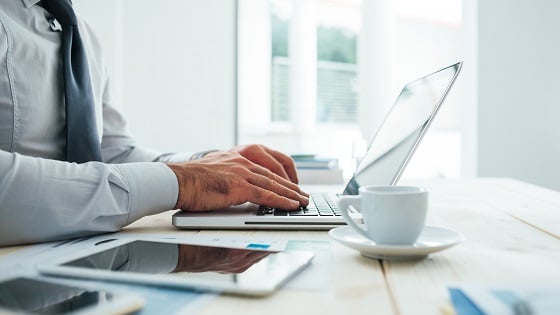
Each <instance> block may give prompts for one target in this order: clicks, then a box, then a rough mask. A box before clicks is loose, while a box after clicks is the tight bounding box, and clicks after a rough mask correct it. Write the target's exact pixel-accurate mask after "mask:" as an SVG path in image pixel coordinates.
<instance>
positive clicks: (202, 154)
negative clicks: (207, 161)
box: [189, 150, 219, 161]
mask: <svg viewBox="0 0 560 315" xmlns="http://www.w3.org/2000/svg"><path fill="white" fill-rule="evenodd" d="M218 151H219V150H206V151H201V152H197V153H195V154H193V155H191V157H190V159H189V160H190V161H192V160H199V159H202V158H203V157H205V156H206V155H208V154H210V153H213V152H218Z"/></svg>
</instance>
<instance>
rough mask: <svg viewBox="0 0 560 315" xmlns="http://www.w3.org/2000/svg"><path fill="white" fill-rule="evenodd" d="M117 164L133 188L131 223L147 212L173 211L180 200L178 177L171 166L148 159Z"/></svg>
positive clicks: (131, 191) (128, 221)
mask: <svg viewBox="0 0 560 315" xmlns="http://www.w3.org/2000/svg"><path fill="white" fill-rule="evenodd" d="M115 167H117V168H118V169H119V171H120V172H121V174H122V175H123V177H124V178H126V180H127V182H128V184H129V187H130V190H129V215H128V220H127V224H130V223H132V222H134V221H136V220H138V219H140V218H142V217H144V216H147V215H152V214H157V213H160V212H163V211H166V210H171V209H173V207H174V206H175V204H176V203H177V198H178V196H179V184H178V182H177V176H175V173H173V171H172V170H171V169H170V168H169V167H168V166H167V165H165V164H163V163H157V162H156V163H154V162H144V163H127V164H118V165H115Z"/></svg>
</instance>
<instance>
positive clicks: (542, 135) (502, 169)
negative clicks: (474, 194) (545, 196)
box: [465, 0, 560, 189]
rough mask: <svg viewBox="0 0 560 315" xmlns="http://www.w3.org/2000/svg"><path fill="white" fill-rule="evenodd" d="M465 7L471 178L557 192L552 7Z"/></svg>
mask: <svg viewBox="0 0 560 315" xmlns="http://www.w3.org/2000/svg"><path fill="white" fill-rule="evenodd" d="M465 3H466V4H467V5H472V4H468V3H469V1H465ZM473 8H474V10H473V12H474V13H475V14H473V16H471V17H470V18H471V21H470V23H471V26H472V25H474V24H476V27H472V28H471V29H474V30H475V32H472V34H471V35H472V37H471V39H470V40H471V41H473V40H474V41H476V43H475V44H476V46H477V47H476V49H475V50H474V52H473V53H474V54H475V56H471V57H472V58H469V59H470V60H472V61H473V62H474V65H473V66H474V67H475V69H473V70H472V74H474V75H472V76H468V78H469V79H470V80H471V84H470V86H471V92H473V93H475V95H476V96H475V97H474V98H473V100H474V101H475V102H476V103H474V104H471V105H473V106H476V109H474V110H473V111H472V113H474V115H473V117H474V118H475V119H476V121H471V123H473V124H476V126H477V128H471V131H472V132H476V134H475V136H474V138H475V139H476V142H477V145H476V147H475V148H474V149H473V151H474V152H475V154H474V156H475V158H476V160H474V161H473V163H474V169H475V170H476V172H477V174H476V175H478V176H507V177H514V178H517V179H521V180H524V181H528V182H532V183H535V184H539V185H543V186H546V187H550V188H553V189H560V165H559V161H560V94H559V93H558V90H559V89H558V86H559V84H560V79H559V78H558V73H560V59H559V58H558V56H560V40H559V39H558V29H560V19H558V12H560V2H557V1H552V0H534V1H526V0H515V1H511V0H494V1H477V3H476V4H475V5H473ZM467 94H468V93H467ZM471 152H472V151H471Z"/></svg>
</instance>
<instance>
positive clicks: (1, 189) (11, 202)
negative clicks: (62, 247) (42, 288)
mask: <svg viewBox="0 0 560 315" xmlns="http://www.w3.org/2000/svg"><path fill="white" fill-rule="evenodd" d="M177 191H178V188H177V181H176V177H175V175H174V174H173V173H172V172H171V171H170V170H169V168H168V167H167V166H165V165H164V164H162V163H131V164H122V165H107V164H103V163H96V162H93V163H86V164H72V163H66V162H60V161H54V160H46V159H39V158H32V157H27V156H22V155H18V154H12V153H8V152H5V151H0V205H1V207H0V246H2V245H15V244H23V243H34V242H45V241H52V240H58V239H65V238H71V237H78V236H84V235H91V234H95V233H101V232H111V231H117V230H119V229H120V228H121V227H123V226H125V225H127V224H129V223H131V222H133V221H135V220H137V219H139V218H141V217H143V216H145V215H150V214H155V213H158V212H161V211H164V210H168V209H171V208H173V205H174V204H175V202H176V200H177V194H178V192H177Z"/></svg>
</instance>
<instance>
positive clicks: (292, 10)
mask: <svg viewBox="0 0 560 315" xmlns="http://www.w3.org/2000/svg"><path fill="white" fill-rule="evenodd" d="M238 3H239V11H238V12H239V19H238V23H239V24H238V26H239V27H238V31H239V34H238V35H239V36H238V39H239V45H238V47H239V54H238V83H239V84H238V85H239V91H238V92H239V93H238V95H239V99H238V119H239V120H238V126H239V127H238V128H239V130H238V134H239V142H240V143H264V144H267V145H269V146H271V147H274V148H278V149H280V150H282V151H284V152H288V153H314V154H319V155H323V156H332V157H336V158H338V159H339V161H340V164H341V165H342V166H343V167H344V169H345V171H346V175H349V173H348V172H349V171H350V170H351V168H352V158H353V157H352V153H351V152H352V147H353V146H356V144H360V143H361V141H363V140H362V138H370V137H371V136H372V134H373V133H374V132H375V128H376V124H377V123H379V122H380V121H382V120H383V117H384V115H385V113H386V110H387V109H388V107H389V106H390V104H391V103H392V101H394V99H395V98H396V96H397V93H398V91H399V90H400V88H401V87H402V85H403V84H404V83H406V82H407V81H410V80H412V79H415V78H417V77H418V76H420V75H423V74H426V73H428V72H430V71H432V70H436V69H437V68H438V67H443V66H446V65H448V64H451V63H454V62H456V61H458V60H459V58H458V57H457V56H459V55H460V43H461V36H460V32H461V21H460V17H461V2H460V0H454V1H447V0H430V1H427V2H422V5H420V4H417V3H416V2H415V1H413V0H398V1H374V2H369V1H363V2H362V1H360V0H268V1H262V0H239V2H238ZM362 21H364V22H365V23H362ZM383 52H385V53H383ZM387 73H390V74H391V75H390V76H386V74H387ZM454 89H457V87H455V88H454ZM382 94H384V95H387V97H386V98H385V99H383V98H381V97H380V96H381V95H382ZM451 98H452V99H451V100H448V101H447V102H446V104H445V105H444V107H443V110H442V112H441V113H440V114H438V118H437V119H436V123H435V124H434V125H433V126H432V129H431V130H430V131H429V134H428V135H427V136H426V137H425V140H424V142H425V143H423V144H422V145H421V146H420V149H419V151H418V153H417V154H416V155H415V157H414V159H413V161H412V164H411V166H410V167H409V168H412V169H411V170H410V169H407V172H405V174H404V177H407V174H410V175H411V176H410V177H414V178H426V177H429V178H432V177H439V176H445V177H454V176H458V175H459V170H460V158H459V157H460V134H459V133H458V130H459V118H458V117H459V115H458V112H459V110H458V109H457V108H458V107H459V105H460V104H459V103H460V101H459V100H458V97H456V96H451ZM448 103H453V104H452V105H449V104H448ZM372 104H375V106H373V105H372ZM378 104H383V105H378ZM458 104H459V105H458ZM446 108H450V109H449V110H446ZM442 148H446V150H442ZM449 148H452V149H449ZM434 150H435V151H437V152H434ZM458 150H459V151H458ZM436 154H437V155H442V154H443V157H442V158H441V159H442V160H444V161H445V163H442V162H441V160H439V162H435V161H438V160H435V159H433V158H432V157H433V156H434V155H436ZM417 156H418V157H417ZM428 164H429V167H428V166H427V165H428Z"/></svg>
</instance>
